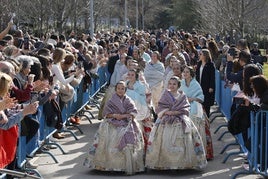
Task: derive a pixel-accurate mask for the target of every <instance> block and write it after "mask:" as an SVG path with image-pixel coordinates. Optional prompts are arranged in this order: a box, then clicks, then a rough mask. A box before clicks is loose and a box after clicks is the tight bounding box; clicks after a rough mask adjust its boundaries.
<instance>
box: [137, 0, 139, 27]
mask: <svg viewBox="0 0 268 179" xmlns="http://www.w3.org/2000/svg"><path fill="white" fill-rule="evenodd" d="M136 29H137V30H138V29H139V0H136Z"/></svg>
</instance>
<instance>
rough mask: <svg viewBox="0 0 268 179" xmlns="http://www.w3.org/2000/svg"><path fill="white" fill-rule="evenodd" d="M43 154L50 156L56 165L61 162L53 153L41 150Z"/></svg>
mask: <svg viewBox="0 0 268 179" xmlns="http://www.w3.org/2000/svg"><path fill="white" fill-rule="evenodd" d="M41 152H42V153H44V154H48V155H49V156H50V157H51V158H52V159H53V160H54V162H55V163H59V161H58V160H57V159H56V157H55V156H54V155H53V154H52V153H51V152H49V151H46V150H44V149H41Z"/></svg>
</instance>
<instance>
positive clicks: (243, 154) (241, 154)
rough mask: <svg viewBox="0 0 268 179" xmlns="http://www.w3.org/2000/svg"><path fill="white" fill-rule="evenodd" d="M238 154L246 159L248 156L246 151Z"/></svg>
mask: <svg viewBox="0 0 268 179" xmlns="http://www.w3.org/2000/svg"><path fill="white" fill-rule="evenodd" d="M238 156H239V157H242V158H245V159H246V158H247V157H248V153H247V152H246V153H240V154H238Z"/></svg>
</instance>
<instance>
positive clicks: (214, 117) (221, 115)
mask: <svg viewBox="0 0 268 179" xmlns="http://www.w3.org/2000/svg"><path fill="white" fill-rule="evenodd" d="M218 117H224V115H223V114H222V113H217V115H215V116H213V118H212V119H211V120H210V123H212V122H213V121H214V120H215V119H216V118H218Z"/></svg>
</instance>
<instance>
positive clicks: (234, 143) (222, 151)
mask: <svg viewBox="0 0 268 179" xmlns="http://www.w3.org/2000/svg"><path fill="white" fill-rule="evenodd" d="M232 145H239V144H238V143H237V142H233V143H230V144H227V145H226V146H225V147H224V148H223V149H222V150H221V152H220V154H223V153H224V152H225V150H227V148H228V147H230V146H232Z"/></svg>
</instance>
